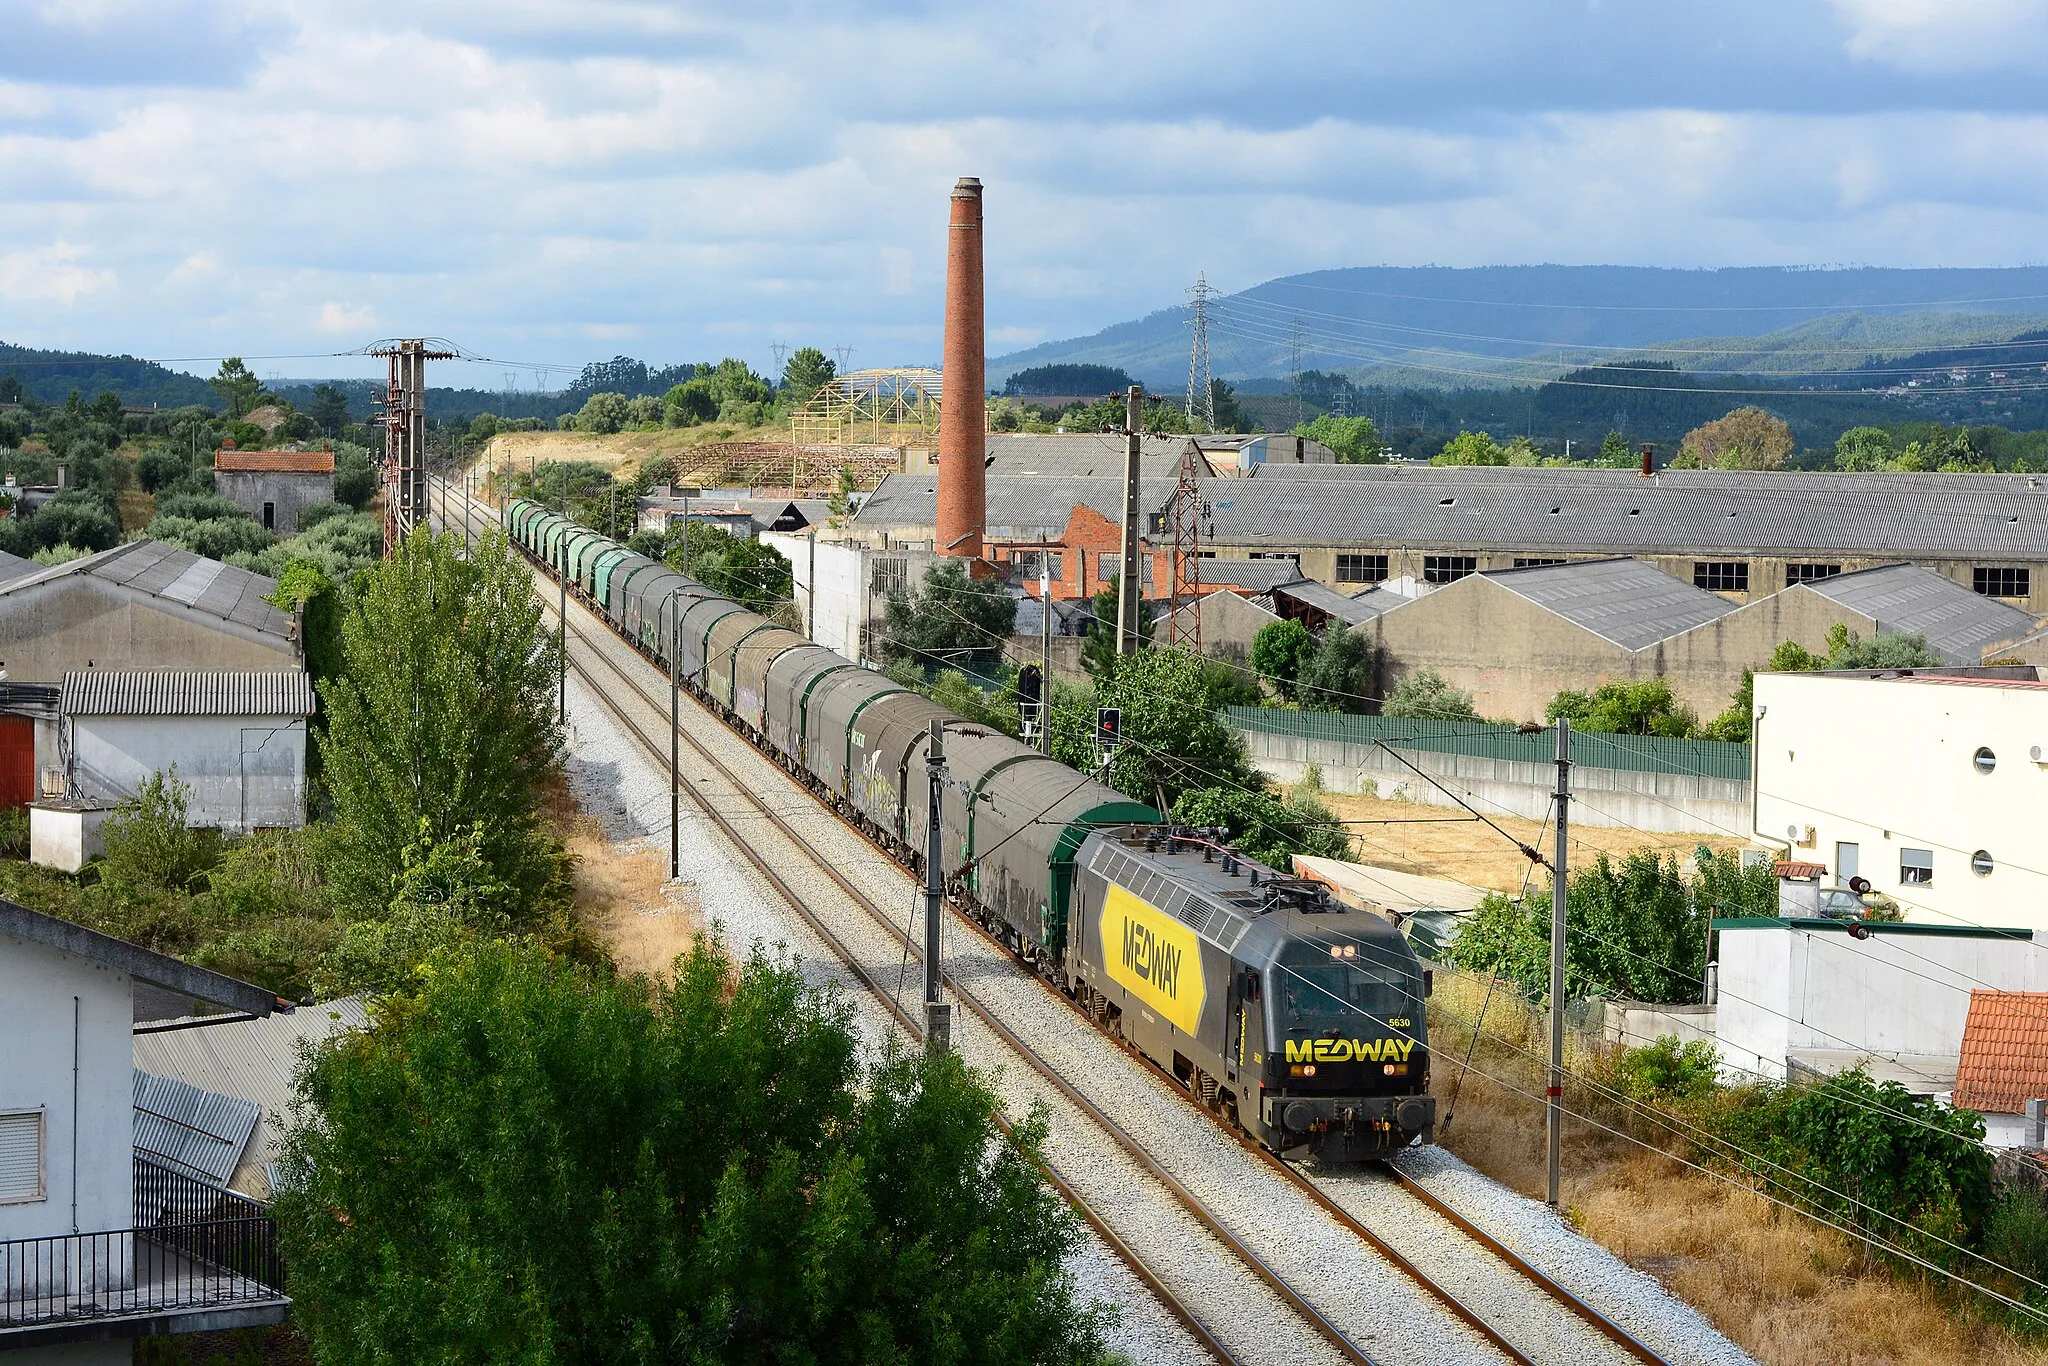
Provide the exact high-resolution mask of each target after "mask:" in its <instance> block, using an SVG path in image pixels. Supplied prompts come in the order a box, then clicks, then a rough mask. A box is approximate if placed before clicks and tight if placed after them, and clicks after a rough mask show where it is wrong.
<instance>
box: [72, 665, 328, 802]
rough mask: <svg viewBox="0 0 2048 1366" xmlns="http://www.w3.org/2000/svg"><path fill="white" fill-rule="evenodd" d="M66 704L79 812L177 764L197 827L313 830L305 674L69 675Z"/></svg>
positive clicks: (130, 792)
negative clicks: (189, 791)
mask: <svg viewBox="0 0 2048 1366" xmlns="http://www.w3.org/2000/svg"><path fill="white" fill-rule="evenodd" d="M58 705H59V712H60V714H61V715H62V717H63V718H64V723H65V724H66V725H67V726H68V728H69V741H70V753H69V756H68V767H67V774H68V777H69V779H70V784H69V786H70V790H71V794H72V796H73V798H74V799H75V800H76V801H78V802H80V803H83V804H86V805H100V806H111V805H114V804H116V803H118V802H121V801H124V800H126V799H127V798H129V797H132V796H134V795H135V793H136V792H137V791H138V790H139V789H140V788H141V786H142V784H143V783H145V782H147V781H148V780H149V778H150V775H151V774H154V773H159V772H164V771H168V770H169V769H170V768H171V767H172V766H173V765H175V766H176V767H177V770H178V778H179V780H180V781H182V782H184V783H185V784H186V785H187V786H189V787H190V788H191V789H192V795H191V799H190V807H189V809H188V811H187V813H186V819H187V820H188V821H189V823H191V824H192V825H195V826H218V827H219V828H220V829H222V830H225V831H228V832H229V833H231V834H246V833H247V832H248V831H251V830H257V829H263V828H266V827H280V826H281V827H288V828H296V827H298V826H301V825H304V824H305V821H306V718H307V717H308V716H311V715H312V714H313V707H314V695H313V683H312V680H311V679H310V678H308V677H307V675H306V673H305V671H304V670H302V669H289V670H277V671H275V672H262V673H255V672H248V673H244V672H236V673H211V672H198V671H189V670H182V669H83V670H76V671H73V672H71V673H67V674H65V675H64V692H63V697H62V700H61V701H60V703H59V704H58Z"/></svg>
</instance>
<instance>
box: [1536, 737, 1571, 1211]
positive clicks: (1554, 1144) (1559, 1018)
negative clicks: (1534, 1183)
mask: <svg viewBox="0 0 2048 1366" xmlns="http://www.w3.org/2000/svg"><path fill="white" fill-rule="evenodd" d="M1556 800H1557V852H1556V854H1555V856H1554V857H1553V858H1552V860H1551V865H1552V866H1551V884H1550V1087H1549V1089H1548V1090H1547V1091H1546V1092H1545V1093H1544V1096H1545V1099H1544V1103H1543V1119H1544V1125H1543V1128H1544V1135H1545V1137H1546V1138H1547V1139H1548V1140H1549V1143H1550V1185H1549V1192H1550V1193H1549V1201H1550V1207H1551V1208H1552V1209H1556V1208H1557V1182H1558V1157H1559V1155H1560V1153H1561V1152H1562V1150H1563V1147H1564V1110H1563V1104H1564V910H1565V907H1564V900H1565V887H1566V883H1567V882H1568V881H1569V871H1568V865H1567V860H1568V857H1569V850H1570V844H1569V840H1570V835H1569V833H1568V832H1569V830H1570V828H1571V801H1572V723H1571V722H1569V721H1567V720H1565V719H1564V718H1563V717H1562V716H1560V717H1558V718H1557V798H1556Z"/></svg>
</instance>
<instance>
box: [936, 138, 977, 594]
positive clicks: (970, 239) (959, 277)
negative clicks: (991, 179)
mask: <svg viewBox="0 0 2048 1366" xmlns="http://www.w3.org/2000/svg"><path fill="white" fill-rule="evenodd" d="M952 205H953V207H952V215H951V218H950V220H949V225H948V227H947V231H946V341H945V354H944V356H943V358H942V361H941V364H942V366H943V370H942V373H943V375H944V384H945V389H944V393H943V394H942V396H941V398H940V401H939V510H938V534H937V539H936V544H935V545H934V546H933V549H935V550H937V551H938V552H939V554H941V555H961V556H966V557H968V558H970V559H972V558H978V557H979V556H980V555H981V551H982V536H983V534H984V533H985V531H986V530H987V522H988V478H987V476H988V471H987V468H986V466H985V465H984V464H983V462H984V461H985V460H986V459H987V458H988V412H987V408H988V398H987V392H988V384H987V373H988V361H987V353H986V346H985V344H984V339H983V312H982V296H981V274H982V258H981V182H980V181H979V180H976V179H975V178H974V177H973V176H962V177H961V178H960V180H959V182H958V183H957V184H955V185H954V186H953V200H952Z"/></svg>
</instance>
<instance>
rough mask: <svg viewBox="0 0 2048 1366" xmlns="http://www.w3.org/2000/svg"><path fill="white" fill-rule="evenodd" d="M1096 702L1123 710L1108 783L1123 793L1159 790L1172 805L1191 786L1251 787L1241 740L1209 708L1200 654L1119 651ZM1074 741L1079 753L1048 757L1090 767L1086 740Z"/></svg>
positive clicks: (1253, 781) (1149, 798)
mask: <svg viewBox="0 0 2048 1366" xmlns="http://www.w3.org/2000/svg"><path fill="white" fill-rule="evenodd" d="M1096 701H1097V704H1098V705H1100V706H1105V707H1120V708H1122V709H1123V744H1122V746H1121V747H1120V748H1119V749H1118V750H1117V753H1116V759H1115V761H1114V762H1113V763H1112V764H1111V765H1110V770H1109V785H1110V786H1111V787H1114V788H1115V789H1116V790H1117V791H1119V792H1121V793H1123V794H1124V795H1125V796H1127V797H1130V798H1132V799H1134V800H1136V801H1141V802H1158V801H1160V800H1161V797H1162V794H1163V797H1164V800H1165V802H1166V803H1167V805H1168V806H1171V805H1172V803H1173V802H1174V800H1175V799H1176V798H1178V797H1179V796H1180V794H1181V793H1182V792H1183V791H1185V790H1186V789H1188V788H1191V787H1210V786H1216V785H1223V786H1230V787H1256V786H1257V785H1258V782H1259V779H1258V777H1257V775H1256V773H1255V771H1254V770H1253V769H1252V767H1251V763H1250V760H1249V759H1248V758H1247V757H1246V754H1245V743H1244V737H1243V736H1241V735H1239V734H1238V733H1237V732H1236V731H1235V730H1233V729H1231V728H1230V727H1229V726H1228V725H1226V724H1224V722H1223V720H1222V718H1221V717H1219V716H1218V715H1217V714H1216V709H1215V707H1214V706H1213V705H1212V701H1213V699H1212V694H1211V692H1210V687H1209V681H1208V669H1207V661H1205V660H1204V659H1202V657H1201V656H1199V655H1192V654H1188V653H1186V652H1185V651H1181V650H1140V651H1138V653H1136V654H1134V655H1124V656H1121V657H1119V658H1118V659H1117V660H1116V661H1115V663H1114V665H1113V666H1112V667H1111V669H1110V671H1109V673H1108V674H1107V675H1106V676H1104V677H1103V678H1102V679H1101V681H1100V683H1099V684H1098V686H1097V689H1096ZM1092 730H1093V719H1092V718H1090V723H1089V731H1091V732H1092ZM1086 733H1087V732H1084V734H1086ZM1075 739H1076V742H1077V744H1078V745H1079V747H1080V748H1081V750H1082V753H1081V754H1079V755H1073V754H1070V753H1067V752H1061V751H1060V750H1059V749H1057V748H1056V749H1055V751H1054V755H1055V757H1056V758H1060V759H1063V760H1065V761H1066V762H1067V763H1072V764H1075V766H1076V767H1078V768H1082V769H1090V768H1093V767H1094V766H1095V760H1094V756H1093V754H1092V752H1090V746H1089V744H1088V742H1087V741H1084V740H1081V739H1080V737H1075ZM1077 760H1078V762H1077Z"/></svg>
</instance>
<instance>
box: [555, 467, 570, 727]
mask: <svg viewBox="0 0 2048 1366" xmlns="http://www.w3.org/2000/svg"><path fill="white" fill-rule="evenodd" d="M561 535H562V546H561V549H562V554H561V560H562V591H561V597H560V599H559V600H558V602H557V603H556V606H555V648H556V650H557V652H558V653H559V654H560V655H561V658H560V659H558V660H556V661H555V662H556V666H557V669H558V670H559V671H558V672H557V674H556V675H555V711H556V714H557V717H558V719H559V720H560V721H561V723H562V724H563V725H565V726H566V725H568V724H569V471H568V468H567V467H566V466H564V467H563V470H562V532H561Z"/></svg>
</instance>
